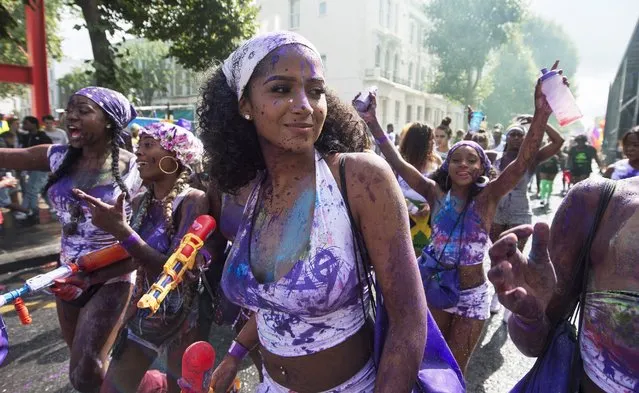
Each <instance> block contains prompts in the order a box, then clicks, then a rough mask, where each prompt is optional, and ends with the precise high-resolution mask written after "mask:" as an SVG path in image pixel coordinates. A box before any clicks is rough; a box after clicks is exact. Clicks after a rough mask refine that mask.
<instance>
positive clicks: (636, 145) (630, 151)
mask: <svg viewBox="0 0 639 393" xmlns="http://www.w3.org/2000/svg"><path fill="white" fill-rule="evenodd" d="M623 154H625V156H626V157H628V160H630V161H637V160H639V134H632V135H630V136H629V137H628V138H626V142H625V143H624V144H623Z"/></svg>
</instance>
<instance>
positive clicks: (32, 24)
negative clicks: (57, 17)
mask: <svg viewBox="0 0 639 393" xmlns="http://www.w3.org/2000/svg"><path fill="white" fill-rule="evenodd" d="M24 12H25V15H26V22H27V54H28V57H29V65H28V66H19V65H15V64H0V82H10V83H23V84H29V85H31V105H32V110H31V112H32V114H33V116H36V117H37V118H38V119H41V118H42V116H44V115H47V114H49V113H50V107H49V78H48V71H47V46H46V42H47V41H46V40H47V38H46V34H45V20H44V0H32V1H30V2H29V4H27V5H25V6H24Z"/></svg>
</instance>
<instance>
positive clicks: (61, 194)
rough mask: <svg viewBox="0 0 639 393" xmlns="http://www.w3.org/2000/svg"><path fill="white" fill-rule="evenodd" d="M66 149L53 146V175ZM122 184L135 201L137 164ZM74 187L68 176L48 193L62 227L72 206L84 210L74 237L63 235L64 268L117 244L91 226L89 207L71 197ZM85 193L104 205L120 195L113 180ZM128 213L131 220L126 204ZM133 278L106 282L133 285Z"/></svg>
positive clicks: (127, 276)
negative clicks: (80, 258) (89, 254)
mask: <svg viewBox="0 0 639 393" xmlns="http://www.w3.org/2000/svg"><path fill="white" fill-rule="evenodd" d="M67 149H68V145H52V146H51V147H50V148H49V151H48V157H49V166H50V167H51V171H55V170H56V169H58V167H59V166H60V165H61V164H62V160H63V159H64V155H65V154H66V152H67ZM122 180H123V181H124V183H125V184H126V186H127V188H128V189H129V190H130V192H131V196H132V197H133V196H135V195H136V194H137V193H138V192H139V191H140V188H141V187H142V179H141V178H140V173H139V172H138V167H137V165H136V163H135V160H131V162H130V164H129V168H128V170H127V171H126V173H125V174H124V176H123V177H122ZM73 187H74V183H73V179H72V178H71V176H65V177H63V178H61V179H60V180H58V181H57V182H56V183H55V184H53V185H52V186H51V187H50V188H49V191H48V196H49V200H50V201H51V204H52V205H53V208H54V209H55V210H56V213H57V215H58V220H59V221H60V223H61V224H62V225H63V226H64V225H65V224H68V223H70V222H71V213H70V210H71V206H77V205H80V207H81V208H82V217H83V218H81V220H80V221H79V222H78V230H77V232H76V233H75V234H74V235H66V234H65V233H64V232H62V239H61V245H60V262H61V263H62V264H66V263H70V262H74V261H75V260H76V259H77V258H79V257H81V256H82V255H84V254H87V253H89V252H92V251H96V250H99V249H101V248H104V247H107V246H110V245H112V244H113V243H115V242H116V240H115V238H114V237H113V235H111V234H110V233H107V232H104V231H102V230H100V229H98V228H96V227H95V226H94V225H93V224H92V223H91V211H90V210H89V208H88V207H87V206H86V204H84V203H80V202H79V201H78V199H77V198H76V197H75V196H74V195H73V194H72V193H71V190H72V189H73ZM83 191H84V192H86V193H87V194H89V195H91V196H94V197H96V198H101V199H102V200H103V201H104V202H106V203H109V204H114V203H115V200H116V199H117V197H118V195H120V192H121V191H120V188H119V187H118V186H117V185H115V184H114V183H113V180H112V179H111V177H110V176H109V178H108V179H106V180H105V181H103V182H101V183H100V184H97V185H95V186H93V187H92V188H91V189H88V190H83ZM125 209H126V212H127V215H129V216H130V214H131V206H130V204H128V203H127V204H126V206H125ZM133 276H134V274H133V273H127V274H125V275H122V276H120V277H116V278H114V279H111V280H109V281H107V283H110V282H116V281H131V282H132V280H133Z"/></svg>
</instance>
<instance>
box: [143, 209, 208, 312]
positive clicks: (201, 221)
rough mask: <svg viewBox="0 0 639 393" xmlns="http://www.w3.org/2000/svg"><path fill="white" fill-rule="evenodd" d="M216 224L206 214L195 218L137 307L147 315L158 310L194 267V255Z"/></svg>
mask: <svg viewBox="0 0 639 393" xmlns="http://www.w3.org/2000/svg"><path fill="white" fill-rule="evenodd" d="M216 225H217V224H216V223H215V219H214V218H213V217H211V216H208V215H202V216H199V217H198V218H196V219H195V221H194V222H193V225H191V228H189V231H188V232H187V233H186V234H185V235H184V237H183V238H182V241H181V242H180V245H179V246H178V248H177V250H175V252H174V253H173V255H171V256H170V257H169V259H168V260H167V261H166V263H165V264H164V267H163V268H162V270H163V272H164V273H162V274H161V275H160V277H159V278H158V279H157V281H156V282H155V283H154V284H153V285H151V288H149V290H148V291H147V293H146V294H144V296H142V298H141V299H140V300H139V301H138V308H140V309H147V310H149V312H150V314H149V316H151V315H153V314H155V313H156V312H157V311H158V309H159V308H160V304H161V303H162V301H163V300H164V298H165V297H166V295H168V294H169V292H171V291H172V290H174V289H175V288H177V286H178V285H179V284H180V283H181V282H182V280H183V279H184V274H185V273H186V272H187V271H188V270H192V269H193V268H194V267H195V257H196V256H197V254H198V251H199V250H200V249H201V248H202V246H203V245H204V241H205V240H206V238H207V237H209V235H210V234H211V233H213V231H214V230H215V227H216Z"/></svg>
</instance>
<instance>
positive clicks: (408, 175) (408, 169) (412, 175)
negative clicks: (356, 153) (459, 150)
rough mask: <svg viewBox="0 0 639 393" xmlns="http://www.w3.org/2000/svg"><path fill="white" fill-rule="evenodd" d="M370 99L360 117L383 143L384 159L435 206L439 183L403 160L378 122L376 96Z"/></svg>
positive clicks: (381, 143) (371, 96) (381, 144)
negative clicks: (368, 104)
mask: <svg viewBox="0 0 639 393" xmlns="http://www.w3.org/2000/svg"><path fill="white" fill-rule="evenodd" d="M370 99H371V104H370V106H369V108H368V110H367V111H366V112H359V115H360V117H361V118H362V119H363V120H364V121H365V122H366V125H367V126H368V128H369V130H370V131H371V133H372V134H373V136H374V137H375V140H376V141H381V142H380V143H378V145H379V148H380V149H381V151H382V153H383V154H384V158H386V161H388V163H389V164H390V166H391V167H392V168H393V170H394V171H395V172H397V173H398V174H399V175H400V176H401V177H402V179H404V180H405V181H406V184H408V186H409V187H410V188H412V189H413V190H415V191H416V192H417V193H419V194H420V195H421V196H423V197H424V198H426V200H427V201H428V203H429V204H430V205H431V206H434V203H435V201H437V196H438V194H437V191H438V186H437V183H435V182H434V181H433V180H431V179H429V178H427V177H424V176H423V175H422V174H421V173H420V172H419V171H418V170H417V169H416V168H415V167H414V166H412V165H411V164H409V163H408V162H406V161H405V160H404V158H402V156H401V155H400V154H399V152H398V151H397V149H396V148H395V146H393V144H392V143H391V142H390V140H389V139H388V137H387V136H386V134H385V133H384V130H383V129H382V126H381V125H380V124H379V121H378V120H377V116H376V114H375V109H376V107H377V102H376V99H375V96H374V95H373V94H371V95H370Z"/></svg>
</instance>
